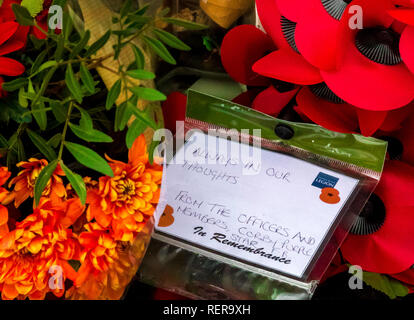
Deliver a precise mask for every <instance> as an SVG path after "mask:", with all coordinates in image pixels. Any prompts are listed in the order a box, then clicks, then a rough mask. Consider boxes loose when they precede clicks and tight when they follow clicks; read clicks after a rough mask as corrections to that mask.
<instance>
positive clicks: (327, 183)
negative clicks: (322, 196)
mask: <svg viewBox="0 0 414 320" xmlns="http://www.w3.org/2000/svg"><path fill="white" fill-rule="evenodd" d="M338 181H339V178H336V177H333V176H330V175H329V174H326V173H322V172H319V174H318V176H317V177H316V179H315V180H314V181H313V183H312V186H314V187H317V188H321V189H324V188H335V186H336V184H337V183H338Z"/></svg>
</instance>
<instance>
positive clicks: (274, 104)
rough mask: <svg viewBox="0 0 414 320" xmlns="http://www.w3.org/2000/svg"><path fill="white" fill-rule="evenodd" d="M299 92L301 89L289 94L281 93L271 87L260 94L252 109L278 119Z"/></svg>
mask: <svg viewBox="0 0 414 320" xmlns="http://www.w3.org/2000/svg"><path fill="white" fill-rule="evenodd" d="M298 90H299V88H297V89H294V90H291V91H288V92H279V91H277V90H276V89H275V88H274V87H273V86H270V87H269V88H267V89H266V90H264V91H262V92H261V93H259V95H258V96H257V97H256V99H255V100H254V101H253V105H252V108H253V109H254V110H257V111H260V112H263V113H266V114H269V115H272V116H274V117H277V116H278V115H279V113H280V112H281V111H282V109H283V108H284V107H286V105H287V104H288V103H289V101H290V100H292V99H293V97H294V96H295V94H296V93H297V92H298Z"/></svg>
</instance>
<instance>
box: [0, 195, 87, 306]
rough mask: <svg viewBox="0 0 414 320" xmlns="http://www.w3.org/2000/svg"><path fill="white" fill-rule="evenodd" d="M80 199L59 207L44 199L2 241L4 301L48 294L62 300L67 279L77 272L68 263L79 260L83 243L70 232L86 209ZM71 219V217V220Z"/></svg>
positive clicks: (0, 258) (0, 270) (0, 281)
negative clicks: (73, 224) (74, 220)
mask: <svg viewBox="0 0 414 320" xmlns="http://www.w3.org/2000/svg"><path fill="white" fill-rule="evenodd" d="M77 201H79V200H77V199H73V200H69V201H67V202H62V203H60V204H59V205H58V206H57V205H56V203H52V201H51V200H50V199H47V198H42V199H41V200H40V204H39V206H38V207H37V208H35V209H34V212H33V214H31V215H29V216H28V217H27V218H26V219H24V220H23V221H22V222H18V223H16V229H14V230H13V231H10V232H9V233H7V234H6V235H5V236H4V237H3V238H2V240H1V241H0V291H1V297H2V299H16V298H17V299H25V298H26V297H29V298H30V299H43V298H44V297H45V295H46V293H48V292H53V293H54V294H55V295H56V296H58V297H60V296H61V295H62V294H63V293H64V283H65V279H66V278H68V279H71V280H74V279H75V277H76V272H75V271H74V270H73V268H72V267H71V266H70V265H69V264H68V262H67V261H68V260H72V259H78V258H79V252H80V250H79V243H78V241H77V239H76V237H75V236H74V235H73V234H72V231H71V229H68V227H69V226H70V223H71V221H72V220H73V219H75V218H76V216H79V215H80V214H81V213H82V211H83V210H84V208H83V207H82V206H81V205H79V204H78V203H76V202H77ZM68 217H69V218H68Z"/></svg>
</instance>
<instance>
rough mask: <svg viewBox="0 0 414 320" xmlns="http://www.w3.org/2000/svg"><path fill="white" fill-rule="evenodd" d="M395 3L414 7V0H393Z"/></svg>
mask: <svg viewBox="0 0 414 320" xmlns="http://www.w3.org/2000/svg"><path fill="white" fill-rule="evenodd" d="M393 3H394V4H395V5H398V6H400V7H410V8H414V0H393Z"/></svg>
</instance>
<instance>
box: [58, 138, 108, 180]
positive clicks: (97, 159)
mask: <svg viewBox="0 0 414 320" xmlns="http://www.w3.org/2000/svg"><path fill="white" fill-rule="evenodd" d="M65 146H66V148H67V149H68V150H69V152H70V153H71V154H72V155H73V156H74V157H75V159H76V160H77V161H78V162H79V163H80V164H83V165H84V166H85V167H88V168H90V169H93V170H95V171H98V172H100V173H102V174H104V175H107V176H110V177H113V176H114V173H113V171H112V169H111V167H110V166H109V164H108V163H107V162H106V161H105V159H103V158H102V157H101V156H100V155H99V154H97V153H96V152H95V151H93V150H91V149H89V148H87V147H84V146H82V145H80V144H76V143H72V142H65Z"/></svg>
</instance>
